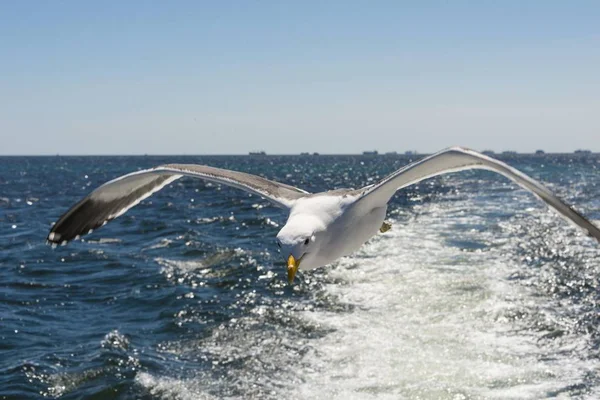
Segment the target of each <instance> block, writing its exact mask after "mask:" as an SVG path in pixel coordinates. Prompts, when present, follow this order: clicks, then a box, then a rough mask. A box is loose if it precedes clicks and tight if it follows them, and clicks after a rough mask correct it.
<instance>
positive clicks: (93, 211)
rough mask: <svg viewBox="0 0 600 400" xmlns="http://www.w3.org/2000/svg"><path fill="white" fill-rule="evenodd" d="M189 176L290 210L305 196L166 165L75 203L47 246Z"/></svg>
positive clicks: (255, 180) (257, 181) (231, 175)
mask: <svg viewBox="0 0 600 400" xmlns="http://www.w3.org/2000/svg"><path fill="white" fill-rule="evenodd" d="M182 176H191V177H194V178H201V179H204V180H207V181H211V182H216V183H221V184H223V185H228V186H232V187H236V188H238V189H242V190H245V191H247V192H250V193H254V194H257V195H259V196H262V197H264V198H266V199H267V200H270V201H271V202H272V203H274V204H275V205H277V206H279V207H283V208H290V207H291V206H292V205H293V204H294V202H295V201H296V200H297V199H299V198H300V197H303V196H305V195H306V194H307V192H305V191H304V190H302V189H298V188H296V187H293V186H289V185H285V184H283V183H278V182H274V181H270V180H268V179H265V178H261V177H260V176H256V175H251V174H246V173H244V172H237V171H231V170H227V169H220V168H214V167H208V166H205V165H194V164H169V165H162V166H159V167H156V168H152V169H147V170H143V171H138V172H133V173H131V174H127V175H123V176H121V177H119V178H116V179H114V180H112V181H109V182H107V183H105V184H103V185H102V186H100V187H99V188H97V189H96V190H94V191H93V192H92V193H90V194H89V195H88V196H87V197H85V198H84V199H83V200H81V201H80V202H79V203H77V204H75V205H74V206H73V207H71V209H70V210H69V211H67V212H66V213H65V214H64V215H63V216H62V217H60V219H59V220H58V221H57V222H56V224H54V226H53V227H52V229H51V230H50V233H49V235H48V241H49V242H50V243H66V242H68V241H69V240H72V239H74V238H76V237H77V236H80V235H84V234H87V233H89V232H90V231H91V230H93V229H96V228H97V227H99V226H102V225H104V224H106V223H107V222H108V221H110V220H113V219H115V218H117V217H118V216H120V215H122V214H124V213H125V212H126V211H127V210H129V209H130V208H131V207H133V206H135V205H137V204H139V203H140V202H141V201H142V200H144V199H145V198H147V197H149V196H150V195H152V194H153V193H155V192H158V191H159V190H160V189H162V188H163V187H165V186H166V185H168V184H169V183H171V182H173V181H175V180H177V179H179V178H181V177H182Z"/></svg>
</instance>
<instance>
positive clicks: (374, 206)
mask: <svg viewBox="0 0 600 400" xmlns="http://www.w3.org/2000/svg"><path fill="white" fill-rule="evenodd" d="M473 168H477V169H486V170H490V171H494V172H497V173H499V174H501V175H504V176H505V177H507V178H509V179H511V180H513V181H514V182H515V183H517V184H519V185H520V186H522V187H523V188H525V189H527V190H529V191H530V192H532V193H533V194H535V195H536V196H537V197H538V198H540V199H541V200H543V201H544V202H546V204H548V205H549V206H550V207H552V208H553V209H555V210H556V211H558V213H560V214H561V215H562V216H563V217H565V218H566V219H567V220H570V221H571V222H573V223H575V224H576V225H578V226H579V227H580V228H582V229H583V230H584V231H585V232H586V233H587V234H588V235H589V236H591V237H593V238H595V239H596V240H598V241H599V242H600V229H598V227H597V226H595V225H594V224H592V223H591V222H590V221H588V220H587V219H586V218H585V217H584V216H583V215H581V214H580V213H579V212H577V211H575V210H574V209H573V208H572V207H571V206H569V205H568V204H566V203H565V202H563V201H562V200H560V199H559V198H558V197H556V196H555V195H554V194H553V193H552V192H551V191H550V190H548V188H546V187H545V186H543V185H542V184H540V183H539V182H537V181H535V180H534V179H532V178H530V177H529V176H527V175H525V174H524V173H522V172H520V171H518V170H516V169H515V168H512V167H510V166H509V165H507V164H505V163H503V162H500V161H498V160H495V159H493V158H490V157H487V156H485V155H483V154H480V153H478V152H476V151H473V150H469V149H465V148H462V147H452V148H449V149H446V150H442V151H440V152H438V153H436V154H433V155H431V156H429V157H425V158H423V159H422V160H419V161H417V162H414V163H412V164H409V165H407V166H405V167H403V168H400V169H399V170H397V171H396V172H394V173H392V174H391V175H389V176H387V177H386V178H384V179H383V180H382V181H381V182H379V183H377V184H374V185H370V186H366V187H364V188H362V189H357V190H355V189H338V190H332V191H328V192H322V193H308V192H306V191H304V190H302V189H298V188H296V187H293V186H290V185H285V184H283V183H278V182H273V181H270V180H268V179H265V178H262V177H259V176H256V175H250V174H246V173H243V172H237V171H231V170H226V169H220V168H213V167H209V166H205V165H194V164H168V165H161V166H158V167H156V168H152V169H147V170H143V171H137V172H133V173H130V174H127V175H123V176H121V177H119V178H116V179H114V180H112V181H109V182H107V183H105V184H103V185H102V186H100V187H98V188H97V189H96V190H94V191H93V192H91V193H90V194H89V195H88V196H87V197H85V198H84V199H82V200H81V201H80V202H79V203H77V204H75V205H74V206H73V207H71V209H70V210H68V211H67V212H66V213H65V214H64V215H63V216H62V217H60V219H59V220H58V221H57V222H56V224H54V225H53V226H52V229H51V230H50V233H49V235H48V242H50V243H51V244H53V245H57V244H66V243H67V242H68V241H69V240H72V239H76V238H78V237H79V236H80V235H83V234H87V233H90V232H92V230H94V229H96V228H98V227H100V226H102V225H104V224H106V223H107V222H108V221H110V220H113V219H115V218H117V217H118V216H120V215H122V214H124V213H125V212H126V211H127V210H129V209H130V208H131V207H133V206H135V205H137V204H138V203H139V202H141V201H142V200H144V199H145V198H147V197H148V196H150V195H152V194H153V193H154V192H157V191H159V190H160V189H162V188H163V187H165V186H167V185H168V184H170V183H172V182H173V181H175V180H177V179H179V178H181V177H183V176H191V177H194V178H201V179H204V180H207V181H210V182H216V183H220V184H223V185H228V186H232V187H235V188H238V189H242V190H245V191H247V192H250V193H254V194H257V195H259V196H262V197H264V198H265V199H267V200H269V201H271V202H272V203H274V204H275V205H277V206H279V207H282V208H284V209H285V210H287V211H288V213H289V217H288V220H287V222H286V224H285V225H284V226H283V228H281V230H280V231H279V233H278V234H277V244H278V246H279V247H280V249H281V250H280V251H281V253H282V254H283V256H284V258H285V260H286V263H287V274H288V281H289V282H290V283H292V282H293V280H294V276H295V275H296V272H297V271H298V269H299V268H300V269H302V270H308V269H313V268H317V267H320V266H323V265H327V264H331V263H332V262H334V261H335V260H337V259H338V258H340V257H342V256H346V255H349V254H352V253H353V252H354V251H356V250H357V249H358V248H360V247H361V246H362V245H363V244H364V243H365V242H366V241H368V240H369V239H370V238H371V237H372V236H374V235H375V234H377V232H378V231H382V232H384V231H386V230H387V229H389V228H390V225H389V224H388V223H387V222H385V215H386V211H387V203H388V201H389V200H390V199H391V198H392V196H393V195H394V193H395V192H396V191H397V190H398V189H402V188H404V187H406V186H409V185H413V184H415V183H417V182H420V181H422V180H424V179H427V178H431V177H433V176H436V175H440V174H445V173H449V172H456V171H462V170H466V169H473Z"/></svg>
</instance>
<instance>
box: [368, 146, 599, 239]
mask: <svg viewBox="0 0 600 400" xmlns="http://www.w3.org/2000/svg"><path fill="white" fill-rule="evenodd" d="M467 169H486V170H489V171H493V172H496V173H499V174H501V175H504V176H505V177H507V178H509V179H511V180H512V181H514V182H515V183H517V184H518V185H520V186H521V187H523V188H525V189H527V190H528V191H530V192H532V193H533V194H535V195H536V196H537V197H539V198H540V199H542V200H543V201H544V202H546V204H548V205H549V206H550V207H552V208H553V209H555V210H556V211H558V212H559V213H560V215H562V216H563V217H565V218H566V219H567V220H569V221H571V222H573V223H575V224H576V225H578V226H579V227H581V228H582V229H583V230H585V231H586V232H587V233H588V235H589V236H591V237H594V238H595V239H596V240H598V241H599V242H600V229H598V227H597V226H595V225H594V224H592V223H591V222H590V221H588V219H587V218H586V217H584V216H583V215H581V214H580V213H579V212H578V211H576V210H574V209H573V208H572V207H571V206H570V205H568V204H566V203H565V202H564V201H562V200H561V199H559V198H558V197H557V196H556V195H555V194H554V193H552V192H551V191H550V190H549V189H548V188H547V187H545V186H544V185H542V184H541V183H539V182H537V181H536V180H534V179H532V178H531V177H529V176H527V175H525V174H524V173H523V172H521V171H519V170H517V169H515V168H513V167H511V166H509V165H507V164H505V163H503V162H501V161H498V160H496V159H493V158H491V157H488V156H486V155H484V154H481V153H478V152H476V151H473V150H469V149H465V148H462V147H452V148H449V149H446V150H442V151H440V152H438V153H436V154H433V155H431V156H429V157H425V158H424V159H422V160H420V161H417V162H414V163H412V164H409V165H407V166H405V167H403V168H400V169H399V170H398V171H396V172H394V173H392V174H391V175H389V176H388V177H386V178H384V179H383V180H382V181H381V182H379V183H378V184H376V185H374V186H371V187H369V188H366V190H365V191H364V192H363V194H362V196H361V198H360V199H359V200H358V201H357V204H364V205H369V206H371V205H372V206H381V205H383V204H386V203H387V202H388V201H389V199H390V198H391V197H392V196H393V195H394V193H395V192H396V191H397V190H398V189H401V188H404V187H406V186H410V185H413V184H415V183H417V182H420V181H422V180H424V179H427V178H431V177H434V176H437V175H441V174H446V173H450V172H457V171H463V170H467Z"/></svg>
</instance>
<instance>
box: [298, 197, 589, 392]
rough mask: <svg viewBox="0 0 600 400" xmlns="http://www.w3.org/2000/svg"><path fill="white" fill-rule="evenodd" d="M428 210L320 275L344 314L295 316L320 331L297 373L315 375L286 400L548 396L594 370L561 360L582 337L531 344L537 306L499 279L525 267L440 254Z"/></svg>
mask: <svg viewBox="0 0 600 400" xmlns="http://www.w3.org/2000/svg"><path fill="white" fill-rule="evenodd" d="M455 207H456V204H454V205H453V208H455ZM431 208H433V210H432V209H431ZM435 208H436V207H435V206H431V207H430V210H429V212H428V213H427V215H425V216H420V217H419V218H418V220H413V221H412V222H410V223H408V224H407V225H405V226H397V227H396V228H395V229H393V230H392V231H390V232H389V233H387V234H385V235H384V236H383V237H380V238H378V239H376V240H373V241H372V242H370V243H369V244H367V245H366V246H364V248H363V249H362V250H361V251H360V252H359V253H358V254H357V255H355V256H353V257H350V258H346V259H344V260H342V262H341V263H340V264H339V265H338V266H337V267H336V268H334V269H333V270H332V271H331V272H330V275H333V276H335V277H336V278H338V280H339V281H341V282H343V283H342V284H340V283H336V284H329V285H328V286H327V288H326V290H327V291H329V292H330V293H333V294H335V295H336V296H337V298H338V299H339V301H340V302H343V303H348V304H351V305H355V306H356V307H355V308H354V311H353V312H352V313H346V314H340V313H328V312H321V311H317V312H306V313H304V314H305V317H306V318H308V319H310V320H311V321H314V322H315V323H318V324H320V325H322V326H325V327H328V328H330V329H332V333H331V334H329V335H326V336H324V337H322V338H320V339H318V340H316V341H315V342H314V343H312V345H313V346H315V348H316V349H317V351H316V352H314V353H311V354H310V357H311V360H310V361H309V364H312V365H314V366H315V367H314V368H312V369H303V370H299V371H298V374H300V375H301V376H302V378H303V384H302V385H299V387H298V388H296V389H295V390H294V392H293V393H292V395H293V394H294V393H295V394H296V395H297V397H298V398H317V397H318V398H335V399H337V398H340V399H342V398H343V399H350V398H356V399H365V398H377V399H386V398H389V399H398V398H407V399H414V398H419V399H440V398H444V399H446V398H447V399H470V398H498V399H507V398H514V399H525V398H529V399H537V398H543V397H548V396H551V397H554V396H559V397H560V394H561V393H562V392H565V391H567V390H569V388H572V387H573V386H575V385H577V384H578V383H580V382H581V380H582V377H583V376H584V375H585V374H586V372H587V371H589V370H593V369H594V368H596V367H597V366H598V363H597V362H596V361H591V362H590V361H589V360H578V359H574V358H573V351H572V350H575V349H576V348H577V347H580V348H585V347H586V346H587V343H586V342H585V338H581V337H575V336H573V337H571V338H570V339H568V340H563V341H562V342H561V343H565V342H567V343H568V344H566V345H560V344H559V345H558V346H551V345H546V343H544V342H543V341H540V339H543V337H544V334H545V332H540V331H539V330H537V329H534V328H533V325H534V324H535V323H536V321H538V320H539V318H544V316H542V315H536V314H538V313H543V310H544V308H546V306H547V304H546V303H545V302H547V301H548V299H547V298H544V297H543V296H539V295H538V293H535V292H534V290H532V289H529V288H528V287H526V286H523V285H521V284H519V283H518V282H514V281H510V280H507V278H508V277H509V276H510V275H511V273H513V272H514V271H515V270H517V269H519V268H524V267H525V266H523V265H521V264H520V263H518V262H515V261H514V260H511V259H510V258H504V257H503V252H502V251H500V250H496V251H494V250H491V251H479V250H476V251H469V252H465V251H463V250H462V249H460V248H457V247H451V246H447V245H446V244H445V239H446V238H447V235H448V234H452V232H451V229H452V228H451V226H450V224H449V223H448V218H446V217H449V215H445V214H446V213H445V212H444V211H443V210H441V209H440V210H437V211H436V210H435ZM462 219H465V218H462ZM466 219H469V220H471V222H475V221H473V219H474V218H466ZM452 222H453V223H456V222H457V218H453V221H452ZM463 222H464V221H463ZM456 234H458V233H456ZM499 240H502V239H501V238H499ZM528 325H531V328H528V327H527V326H528Z"/></svg>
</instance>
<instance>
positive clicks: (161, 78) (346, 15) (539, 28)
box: [0, 0, 600, 154]
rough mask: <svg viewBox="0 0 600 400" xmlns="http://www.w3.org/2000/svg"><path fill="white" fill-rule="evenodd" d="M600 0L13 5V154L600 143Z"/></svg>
mask: <svg viewBox="0 0 600 400" xmlns="http://www.w3.org/2000/svg"><path fill="white" fill-rule="evenodd" d="M598 21H600V2H597V1H590V2H577V1H574V2H566V1H560V2H559V1H527V2H523V1H514V2H508V1H507V2H496V1H479V2H474V1H469V2H467V1H464V2H461V1H451V2H450V1H444V2H442V1H440V2H420V1H419V2H417V1H414V2H400V1H390V2H384V1H379V2H366V1H365V2H352V1H350V2H336V1H330V2H326V3H325V2H310V1H306V2H267V1H262V2H228V3H226V2H199V1H190V2H185V1H174V2H151V1H133V0H132V1H127V2H110V1H107V2H79V1H77V2H75V1H73V2H64V1H63V2H58V1H41V0H40V1H12V2H10V1H5V2H0V38H1V39H0V54H2V57H1V62H0V135H1V136H0V138H1V141H2V145H1V146H0V154H56V153H60V154H144V153H148V154H239V153H241V154H244V153H247V152H248V151H251V150H265V151H267V152H269V153H280V154H283V153H299V152H303V151H311V152H312V151H319V152H322V153H356V152H361V151H363V150H366V149H378V150H379V151H405V150H418V151H422V152H431V151H436V150H439V149H441V148H443V147H447V146H450V145H463V146H468V147H472V148H475V149H479V150H483V149H494V150H496V151H502V150H518V151H534V150H536V149H538V148H543V149H545V150H547V151H573V150H575V149H578V148H588V149H592V150H594V151H600V140H599V139H600V73H599V71H600V23H598Z"/></svg>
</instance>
